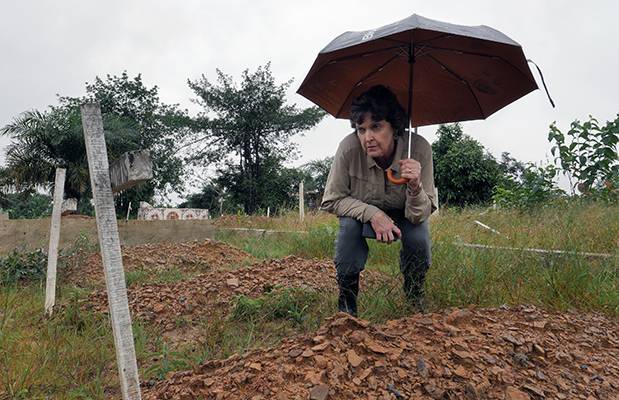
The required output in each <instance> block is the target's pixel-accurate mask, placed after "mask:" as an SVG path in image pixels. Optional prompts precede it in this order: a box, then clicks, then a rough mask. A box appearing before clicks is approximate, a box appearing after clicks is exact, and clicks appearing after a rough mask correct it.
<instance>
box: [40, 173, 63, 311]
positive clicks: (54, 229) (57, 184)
mask: <svg viewBox="0 0 619 400" xmlns="http://www.w3.org/2000/svg"><path fill="white" fill-rule="evenodd" d="M66 172H67V170H66V169H64V168H56V180H55V181H54V206H53V208H52V221H51V227H50V230H49V249H48V251H47V278H46V282H45V314H47V315H52V312H53V311H54V304H56V267H57V265H58V243H59V242H60V216H61V213H62V198H63V197H64V181H65V176H66Z"/></svg>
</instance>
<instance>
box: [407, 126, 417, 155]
mask: <svg viewBox="0 0 619 400" xmlns="http://www.w3.org/2000/svg"><path fill="white" fill-rule="evenodd" d="M416 134H417V127H415V135H416ZM412 141H413V127H412V123H411V120H410V118H409V120H408V157H407V158H411V142H412Z"/></svg>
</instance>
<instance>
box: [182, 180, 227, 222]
mask: <svg viewBox="0 0 619 400" xmlns="http://www.w3.org/2000/svg"><path fill="white" fill-rule="evenodd" d="M223 200H224V193H223V189H221V188H218V187H217V186H216V185H215V184H213V183H212V182H207V183H206V184H205V185H204V186H203V187H202V190H201V191H200V192H199V193H193V194H190V195H189V196H188V197H187V200H186V201H184V202H182V203H180V204H179V205H178V206H179V207H180V208H205V209H208V210H209V214H211V215H216V214H219V209H220V201H221V203H223ZM222 206H223V204H222Z"/></svg>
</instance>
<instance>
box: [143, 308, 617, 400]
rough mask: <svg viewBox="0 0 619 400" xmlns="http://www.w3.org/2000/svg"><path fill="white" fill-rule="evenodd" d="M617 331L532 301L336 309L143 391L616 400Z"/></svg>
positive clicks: (320, 397) (184, 395)
mask: <svg viewBox="0 0 619 400" xmlns="http://www.w3.org/2000/svg"><path fill="white" fill-rule="evenodd" d="M618 332H619V323H618V322H617V321H613V320H609V319H607V318H605V317H603V316H601V315H597V314H585V315H582V314H576V313H565V314H559V313H549V312H546V311H544V310H541V309H538V308H536V307H533V306H521V307H516V308H511V309H510V308H508V307H501V308H498V309H497V308H492V309H469V310H454V311H452V312H444V313H433V314H426V315H421V314H417V315H414V316H412V317H410V318H407V319H401V320H395V321H390V322H388V323H386V324H384V325H380V326H374V325H371V324H369V323H368V322H366V321H363V320H358V319H355V318H352V317H349V316H347V315H345V314H337V315H335V316H334V317H333V318H331V319H329V320H327V321H326V322H325V323H324V324H323V326H322V327H321V328H320V329H319V330H318V331H317V332H316V333H314V334H312V335H307V336H301V337H297V338H292V339H286V340H284V341H283V342H282V344H281V345H280V346H279V347H276V348H271V349H267V350H257V351H253V352H251V353H248V354H247V355H245V356H243V357H241V356H238V355H234V356H232V357H230V358H228V359H226V360H215V361H209V362H207V363H205V364H203V365H202V366H200V367H199V368H197V369H196V370H192V371H185V372H177V373H174V374H172V375H171V376H169V377H168V379H166V380H164V381H161V382H158V383H157V384H155V385H154V386H153V387H150V388H144V389H143V398H144V399H145V400H150V399H175V400H188V399H196V398H204V399H250V400H260V399H263V400H266V399H275V400H283V399H314V400H325V399H368V400H370V399H385V400H386V399H509V400H527V399H584V400H593V399H603V400H611V399H619V336H618Z"/></svg>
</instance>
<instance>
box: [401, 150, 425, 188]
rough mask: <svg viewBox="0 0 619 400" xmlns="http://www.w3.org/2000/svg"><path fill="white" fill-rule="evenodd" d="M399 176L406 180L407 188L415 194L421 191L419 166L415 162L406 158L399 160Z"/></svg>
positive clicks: (417, 162)
mask: <svg viewBox="0 0 619 400" xmlns="http://www.w3.org/2000/svg"><path fill="white" fill-rule="evenodd" d="M400 176H401V177H402V178H406V179H408V187H409V188H410V189H411V190H412V191H413V193H414V194H417V193H418V192H419V190H420V189H421V164H420V163H419V161H417V160H413V159H412V158H407V159H405V160H400Z"/></svg>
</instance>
